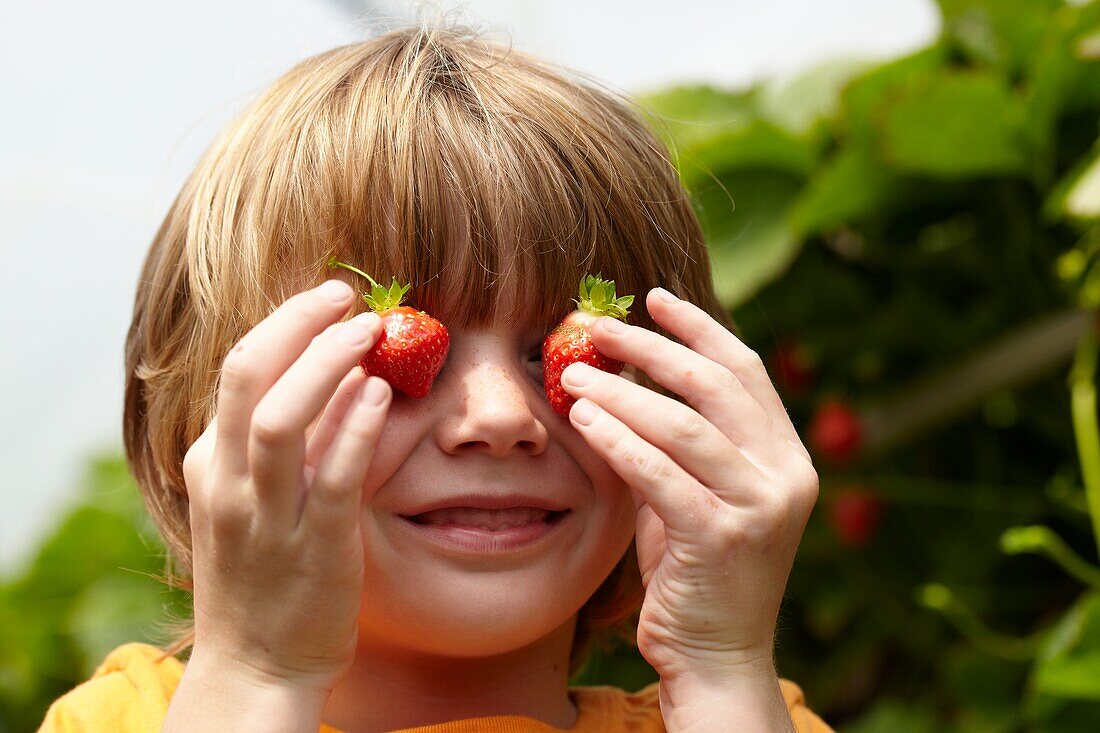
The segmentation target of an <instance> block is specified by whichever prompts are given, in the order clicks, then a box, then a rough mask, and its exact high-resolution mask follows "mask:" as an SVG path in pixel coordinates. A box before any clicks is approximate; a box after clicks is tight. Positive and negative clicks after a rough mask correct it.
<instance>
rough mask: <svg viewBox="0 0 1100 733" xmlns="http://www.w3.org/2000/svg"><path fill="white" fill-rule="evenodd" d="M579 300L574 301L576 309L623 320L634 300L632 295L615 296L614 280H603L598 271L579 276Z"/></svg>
mask: <svg viewBox="0 0 1100 733" xmlns="http://www.w3.org/2000/svg"><path fill="white" fill-rule="evenodd" d="M580 296H581V297H580V300H576V301H574V302H575V303H576V304H577V310H580V311H584V312H585V313H591V314H592V315H594V316H611V317H612V318H618V319H620V320H625V319H626V316H627V314H628V313H629V311H628V310H627V308H629V307H630V306H631V304H632V303H633V302H634V296H633V295H624V296H622V297H621V298H616V297H615V281H614V280H604V279H603V278H602V277H601V276H600V273H596V274H595V275H585V276H584V277H583V278H581V286H580Z"/></svg>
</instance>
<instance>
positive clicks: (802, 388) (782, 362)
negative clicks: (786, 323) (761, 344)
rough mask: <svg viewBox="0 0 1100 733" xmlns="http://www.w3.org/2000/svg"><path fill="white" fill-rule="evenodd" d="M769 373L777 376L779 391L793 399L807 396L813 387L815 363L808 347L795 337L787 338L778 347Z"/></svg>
mask: <svg viewBox="0 0 1100 733" xmlns="http://www.w3.org/2000/svg"><path fill="white" fill-rule="evenodd" d="M768 371H769V373H772V374H775V375H777V380H776V381H778V382H779V384H778V387H779V390H780V391H781V392H784V393H785V394H786V395H788V396H791V397H798V396H800V395H803V394H805V393H806V392H807V391H809V389H810V387H811V386H812V385H813V381H814V369H813V361H812V360H811V359H810V355H809V353H808V349H807V348H806V346H805V345H803V344H802V343H801V342H800V341H799V340H798V339H796V338H794V337H788V338H785V339H783V340H782V341H780V342H779V343H778V344H777V345H776V347H775V350H774V351H772V355H771V358H770V359H769V367H768Z"/></svg>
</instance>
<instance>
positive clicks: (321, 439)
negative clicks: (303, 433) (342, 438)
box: [306, 364, 367, 469]
mask: <svg viewBox="0 0 1100 733" xmlns="http://www.w3.org/2000/svg"><path fill="white" fill-rule="evenodd" d="M366 381H367V374H366V372H364V371H363V368H362V367H360V366H359V365H358V364H356V365H355V366H353V367H352V368H351V371H349V372H348V373H347V376H345V377H344V379H343V381H341V382H340V386H339V387H337V388H336V394H334V395H333V396H332V399H331V400H329V403H328V404H327V405H325V411H324V413H323V414H322V415H321V419H320V420H318V421H317V427H315V428H314V429H313V433H312V434H311V435H310V436H309V440H308V442H307V443H306V465H307V466H310V467H312V468H313V469H315V468H316V466H317V464H318V463H320V462H321V457H322V456H324V455H325V453H326V452H327V451H328V449H329V446H330V445H332V439H333V437H335V435H336V431H337V430H339V429H340V423H342V422H343V421H344V416H345V415H346V414H347V412H348V408H349V407H351V405H352V402H353V401H354V400H355V396H356V395H357V394H359V390H360V389H362V388H363V383H364V382H366Z"/></svg>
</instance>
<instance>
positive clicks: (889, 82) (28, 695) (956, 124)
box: [0, 0, 1100, 733]
mask: <svg viewBox="0 0 1100 733" xmlns="http://www.w3.org/2000/svg"><path fill="white" fill-rule="evenodd" d="M939 5H940V8H941V11H942V14H943V19H944V23H943V33H942V35H941V37H940V38H939V39H938V40H937V41H936V42H935V43H934V44H933V45H931V46H930V47H928V48H925V49H923V50H920V51H919V52H916V53H913V54H911V55H909V56H906V57H904V58H900V59H896V60H893V61H891V62H889V63H884V64H874V65H871V64H867V63H856V62H835V63H829V64H825V65H823V66H820V67H818V68H815V69H812V70H811V71H809V72H807V73H806V74H804V75H802V76H800V77H798V78H795V79H787V80H784V81H781V82H780V81H774V82H763V83H761V84H758V85H757V86H755V87H753V88H751V89H748V90H744V91H739V92H730V91H724V90H720V89H716V88H711V87H701V86H686V87H677V88H671V89H666V90H663V91H661V92H659V93H656V94H652V95H648V96H646V97H644V98H642V99H641V100H640V101H641V102H642V104H643V105H644V106H645V107H646V108H647V109H648V110H650V111H651V112H652V113H653V115H654V119H655V124H656V126H657V127H658V129H659V131H660V133H661V134H662V135H663V136H664V137H665V138H666V140H667V141H668V142H669V144H670V146H671V147H672V150H673V154H674V157H675V162H676V164H677V166H678V168H679V170H680V172H681V175H682V177H683V180H684V183H685V186H686V187H687V188H688V190H689V191H690V192H691V194H692V196H693V197H694V200H695V201H696V204H697V211H698V213H699V216H700V219H701V221H702V222H703V225H704V229H705V231H706V233H707V237H708V241H709V243H710V247H711V256H712V261H713V264H714V271H715V281H716V285H717V288H718V291H719V293H720V295H721V297H722V299H723V301H724V302H725V304H726V305H727V306H728V307H729V308H730V310H731V312H732V313H733V315H734V318H735V320H736V322H737V323H738V327H739V334H738V335H739V336H741V338H742V339H743V340H744V341H745V342H746V343H747V344H748V345H749V346H750V347H752V348H753V349H755V350H757V351H758V352H759V353H760V354H761V356H762V357H763V358H764V361H765V364H766V366H767V367H768V371H769V374H771V376H772V379H773V381H774V382H775V384H776V386H777V388H778V389H779V391H780V394H781V396H782V397H783V400H784V403H785V404H786V405H787V408H788V410H789V411H790V414H791V417H792V419H793V420H794V422H795V425H796V426H797V427H798V428H799V431H800V433H801V435H802V437H803V440H804V441H805V442H806V443H807V445H808V446H809V447H810V449H811V451H812V452H813V453H814V456H815V463H816V465H817V467H818V471H819V474H820V476H821V498H820V500H819V504H818V507H817V509H816V510H815V513H814V516H813V517H812V518H811V520H810V524H809V526H808V527H807V530H806V535H805V538H804V540H803V543H802V546H801V549H800V552H799V555H798V559H797V561H796V564H795V567H794V570H793V572H792V575H791V580H790V586H789V589H788V593H787V601H786V604H785V606H784V609H783V611H782V614H781V616H780V624H779V629H780V630H779V636H778V648H777V660H778V665H779V670H780V673H781V674H782V675H783V676H784V677H787V678H789V679H793V680H795V681H796V682H798V683H799V684H800V685H801V686H802V687H803V688H804V690H805V692H806V694H807V697H808V699H809V702H810V705H811V707H812V708H813V709H814V710H816V711H818V712H819V713H820V714H821V715H822V716H823V717H824V718H825V719H826V720H827V721H829V722H830V723H832V724H833V725H834V726H835V727H837V729H838V730H840V731H844V732H848V733H926V732H932V731H967V732H968V733H970V732H972V733H1009V732H1015V731H1029V732H1030V731H1035V732H1049V733H1061V732H1063V731H1064V732H1067V733H1068V732H1069V731H1073V732H1074V733H1077V732H1079V731H1086V730H1097V729H1100V567H1097V564H1096V563H1097V543H1098V542H1100V437H1098V433H1097V420H1096V399H1095V393H1094V386H1093V385H1094V383H1095V366H1096V353H1097V345H1096V344H1097V331H1098V329H1097V327H1096V325H1095V324H1096V323H1097V320H1096V318H1095V312H1096V310H1097V308H1098V307H1100V268H1097V267H1096V261H1097V254H1098V251H1100V223H1098V218H1100V2H1089V3H1073V4H1067V3H1064V2H1061V1H1059V0H940V1H939ZM87 484H88V486H87V491H86V494H87V496H86V500H85V502H84V503H83V504H81V505H80V506H78V507H76V508H75V509H73V510H72V512H71V513H70V514H69V515H68V516H67V517H66V518H65V519H64V521H62V522H61V524H60V525H59V526H58V528H57V530H56V532H55V533H54V534H53V536H51V537H50V538H49V539H48V540H47V541H46V542H45V544H44V545H43V547H42V548H41V549H40V550H39V552H38V554H37V557H36V558H35V559H34V560H33V562H32V563H31V564H30V566H29V567H28V569H27V570H26V571H25V572H24V573H23V574H22V575H20V576H19V577H15V578H11V579H8V580H7V581H5V582H4V583H3V584H0V622H2V623H0V627H2V628H3V629H4V636H5V639H6V641H7V643H5V644H4V645H3V646H0V732H3V731H9V730H10V731H21V730H32V729H33V728H34V727H35V726H36V725H37V723H38V722H39V721H40V720H41V717H42V715H43V714H44V712H45V709H46V706H47V705H48V704H49V702H50V701H51V700H53V699H55V698H56V697H57V696H59V695H60V694H62V693H64V692H65V691H67V690H68V689H70V688H71V687H72V686H74V685H76V684H78V683H79V682H80V681H82V680H84V679H86V678H87V677H88V676H89V675H90V674H91V672H92V671H93V670H94V667H95V665H97V664H98V663H99V662H100V661H101V660H102V658H103V656H104V655H105V654H106V652H107V651H108V650H109V649H111V648H113V647H114V646H116V645H117V644H119V643H122V642H125V641H132V640H148V641H151V642H153V643H157V642H158V641H159V640H160V639H161V638H163V637H162V636H158V634H161V632H162V630H163V627H162V624H163V623H164V622H165V621H166V620H168V619H170V618H171V617H172V616H173V615H180V614H186V613H187V599H186V598H184V597H181V596H180V595H178V594H176V593H173V592H170V591H168V590H166V589H165V588H164V587H163V586H162V585H161V584H160V583H158V582H157V581H156V580H155V576H156V575H157V574H158V573H160V572H161V571H162V570H163V550H162V547H161V545H160V544H159V540H158V538H157V536H156V532H155V530H154V528H152V527H151V525H150V523H149V520H148V518H147V517H146V516H145V514H144V511H143V509H142V507H141V504H140V499H139V498H138V496H137V493H136V489H135V486H134V484H133V482H132V480H131V479H130V477H129V475H128V473H127V469H126V467H125V464H124V463H123V462H122V461H121V460H120V458H119V457H118V456H107V457H103V458H101V459H98V460H96V461H95V462H94V463H93V464H92V466H91V469H90V472H89V478H88V482H87ZM12 640H15V643H11V641H12ZM655 679H656V676H655V674H654V673H653V670H652V669H650V668H649V667H648V665H646V664H645V662H644V660H642V659H641V658H640V656H639V655H638V654H637V652H636V650H631V649H627V648H623V647H612V648H609V649H605V650H602V651H600V652H599V653H597V654H596V655H595V656H593V658H592V659H591V660H590V663H589V664H588V665H587V667H586V668H585V669H584V670H583V671H582V672H581V673H580V674H579V675H578V676H577V677H576V678H575V679H574V680H573V683H574V684H616V685H619V686H622V687H625V688H627V689H637V688H639V687H641V686H643V685H645V684H647V683H649V682H652V681H654V680H655Z"/></svg>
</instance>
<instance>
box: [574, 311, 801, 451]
mask: <svg viewBox="0 0 1100 733" xmlns="http://www.w3.org/2000/svg"><path fill="white" fill-rule="evenodd" d="M708 317H709V316H708ZM609 327H610V328H611V329H617V330H609ZM592 336H593V339H594V341H595V344H596V348H597V349H598V350H599V351H600V353H601V354H603V355H604V356H606V357H608V358H610V359H616V360H618V361H622V362H626V363H629V364H634V365H635V366H637V367H638V368H639V369H641V370H642V371H644V372H645V373H646V374H648V375H649V377H650V378H651V379H653V381H655V382H657V383H658V384H660V385H662V386H663V387H666V388H668V389H670V390H672V391H673V392H675V393H677V394H679V395H681V396H683V397H684V399H686V400H687V401H688V402H689V403H690V404H691V405H692V406H693V407H694V408H695V409H696V410H698V411H699V413H700V414H701V415H702V416H703V417H705V418H706V419H707V420H709V421H710V422H711V423H713V424H714V426H715V427H716V428H718V429H719V430H721V431H722V433H723V434H724V435H725V436H726V437H727V438H729V440H730V441H731V442H732V443H733V444H734V445H736V446H737V447H738V448H739V449H740V450H741V451H742V453H744V454H745V455H746V456H747V457H748V458H749V459H750V460H752V461H753V462H757V463H762V464H765V465H771V466H782V465H783V463H784V461H785V460H787V459H788V458H789V454H788V453H787V451H786V450H785V448H786V441H785V440H781V441H778V442H777V440H776V438H778V436H779V434H778V432H777V431H776V428H775V426H774V425H773V422H772V419H771V417H770V416H769V415H768V414H767V413H766V412H765V411H764V409H763V408H762V407H761V406H760V405H759V404H758V403H757V402H756V400H755V399H753V397H752V395H750V394H749V393H748V391H747V390H746V389H745V387H744V386H743V385H742V384H741V382H740V380H739V379H738V378H737V377H736V376H735V375H734V374H733V373H732V372H731V371H730V370H729V369H727V368H726V367H724V366H723V365H721V364H718V363H716V362H714V361H712V360H710V359H708V358H707V357H705V356H703V355H702V354H699V353H697V352H695V351H693V350H692V349H690V348H688V347H687V346H684V345H683V344H678V343H676V342H675V341H672V340H671V339H668V338H665V337H664V336H661V335H660V334H657V333H654V332H653V331H650V330H648V329H645V328H640V327H637V326H631V325H629V324H626V323H623V322H622V321H619V320H616V319H614V318H606V317H605V318H600V319H599V320H597V321H596V325H595V327H594V328H593V329H592ZM731 338H732V335H731ZM780 447H782V448H784V450H783V451H780V450H778V448H780Z"/></svg>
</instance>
